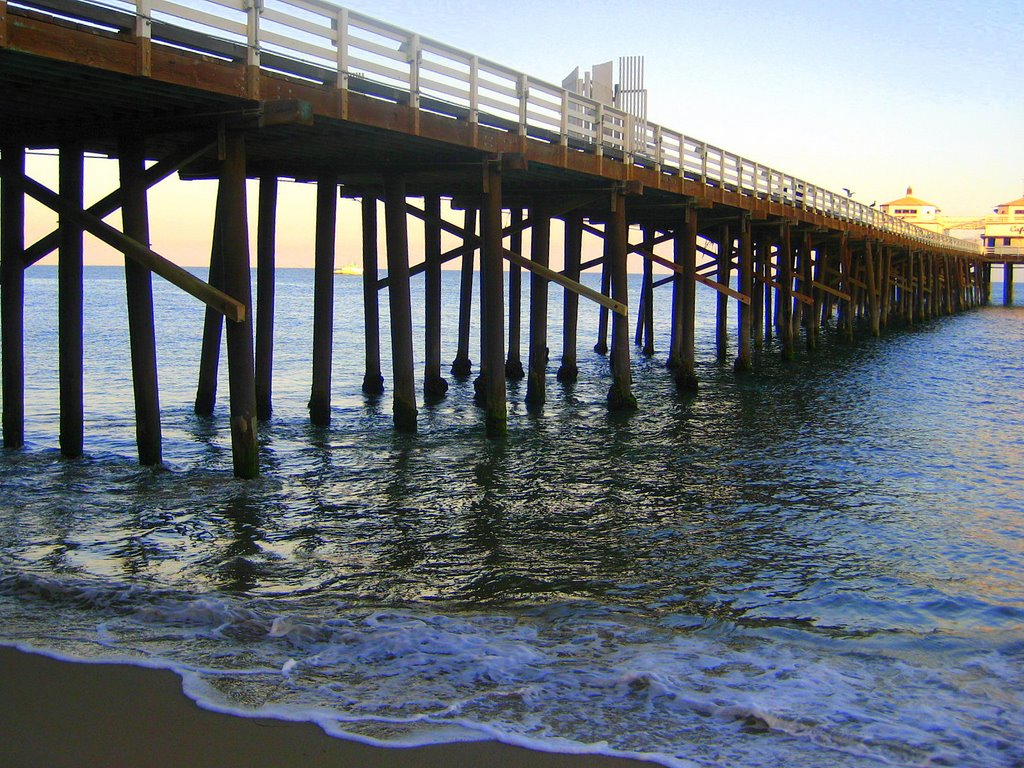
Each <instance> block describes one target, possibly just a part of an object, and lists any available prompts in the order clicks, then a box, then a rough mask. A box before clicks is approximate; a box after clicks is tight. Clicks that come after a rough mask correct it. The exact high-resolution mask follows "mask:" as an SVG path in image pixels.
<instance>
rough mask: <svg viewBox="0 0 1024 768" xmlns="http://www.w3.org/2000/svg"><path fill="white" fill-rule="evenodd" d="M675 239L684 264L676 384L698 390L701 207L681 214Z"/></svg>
mask: <svg viewBox="0 0 1024 768" xmlns="http://www.w3.org/2000/svg"><path fill="white" fill-rule="evenodd" d="M681 218H682V221H680V222H679V223H678V225H677V229H676V233H675V235H676V236H675V239H674V240H673V248H674V254H673V256H674V261H675V262H676V263H677V264H680V265H682V267H683V272H682V275H681V281H680V283H679V284H677V285H678V289H679V291H680V294H679V296H680V301H679V365H678V366H677V367H676V370H675V381H676V387H677V388H678V389H680V390H681V391H683V392H696V391H697V386H698V382H697V358H696V314H697V291H696V289H697V279H696V274H697V209H696V208H694V207H693V206H687V207H686V208H684V209H683V212H682V215H681Z"/></svg>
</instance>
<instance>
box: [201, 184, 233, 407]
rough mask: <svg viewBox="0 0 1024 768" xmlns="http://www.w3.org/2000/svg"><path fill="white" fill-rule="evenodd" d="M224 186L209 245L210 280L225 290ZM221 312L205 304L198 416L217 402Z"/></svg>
mask: <svg viewBox="0 0 1024 768" xmlns="http://www.w3.org/2000/svg"><path fill="white" fill-rule="evenodd" d="M225 190H226V187H225V185H223V184H219V185H218V187H217V202H216V204H215V206H214V219H213V242H212V244H211V246H210V272H209V278H208V279H209V282H210V285H212V286H213V287H214V288H219V289H221V290H223V289H224V236H223V228H224V221H225V219H226V214H225V212H224V206H225V205H226V204H227V203H226V198H225V195H226V191H225ZM223 328H224V315H222V314H221V313H220V312H218V311H217V310H215V309H214V308H213V307H210V306H207V307H206V312H205V315H204V319H203V344H202V347H201V349H200V352H199V382H198V384H197V385H196V401H195V413H196V415H197V416H212V415H213V409H214V407H215V406H216V404H217V368H218V367H219V365H220V347H221V335H222V333H223Z"/></svg>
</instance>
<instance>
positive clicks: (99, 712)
mask: <svg viewBox="0 0 1024 768" xmlns="http://www.w3.org/2000/svg"><path fill="white" fill-rule="evenodd" d="M0 679H2V680H3V696H0V764H3V765H4V766H8V768H22V767H24V768H29V767H31V768H39V767H40V766H47V768H64V767H65V766H67V768H72V767H74V768H84V767H89V768H91V767H92V766H104V768H120V767H121V766H124V767H125V768H167V767H169V766H192V767H193V768H200V767H202V766H211V767H212V766H219V767H221V768H223V766H239V767H242V766H245V768H263V767H264V766H266V767H267V768H269V767H270V766H276V767H280V766H303V768H308V767H309V766H360V767H361V766H366V767H367V768H375V767H376V766H388V767H389V768H453V767H456V766H458V767H462V766H466V767H469V766H498V767H501V766H524V767H527V768H583V767H584V766H597V767H599V768H626V766H639V765H650V763H641V762H638V761H631V760H622V759H612V758H602V757H598V756H595V755H580V756H572V755H557V754H549V753H544V752H535V751H532V750H527V749H520V748H517V747H510V746H506V745H504V744H498V743H495V742H475V743H468V744H451V745H441V746H431V747H421V748H415V749H381V748H376V747H370V746H366V745H364V744H359V743H357V742H351V741H345V740H342V739H337V738H332V737H330V736H328V735H327V734H325V733H324V732H323V731H322V730H321V729H320V728H318V727H317V726H315V725H312V724H308V723H291V722H285V721H281V720H269V719H255V718H243V717H233V716H231V715H225V714H220V713H217V712H210V711H207V710H204V709H201V708H200V707H198V706H197V705H196V704H195V703H194V702H192V701H191V700H190V699H188V698H187V697H186V696H185V695H184V694H183V693H182V691H181V681H180V679H179V678H178V677H177V675H175V674H173V673H172V672H169V671H164V670H152V669H143V668H140V667H132V666H127V665H121V664H74V663H69V662H63V661H56V660H54V659H50V658H48V657H45V656H39V655H36V654H29V653H23V652H20V651H18V650H16V649H13V648H0Z"/></svg>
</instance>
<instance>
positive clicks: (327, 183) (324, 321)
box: [309, 173, 338, 427]
mask: <svg viewBox="0 0 1024 768" xmlns="http://www.w3.org/2000/svg"><path fill="white" fill-rule="evenodd" d="M337 212H338V177H337V176H336V175H334V174H332V173H324V174H321V175H320V176H319V177H318V178H317V182H316V236H315V237H316V239H315V244H314V255H313V382H312V388H311V391H310V395H309V420H310V421H311V422H312V423H313V424H315V425H316V426H320V427H325V426H327V425H328V424H330V423H331V366H332V361H333V352H334V246H335V223H336V219H337Z"/></svg>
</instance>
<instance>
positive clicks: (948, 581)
mask: <svg viewBox="0 0 1024 768" xmlns="http://www.w3.org/2000/svg"><path fill="white" fill-rule="evenodd" d="M997 276H998V273H997ZM586 279H587V280H588V281H589V282H590V283H591V284H594V285H596V276H594V275H588V276H587V278H586ZM421 281H422V278H416V279H414V281H413V287H414V291H416V292H417V294H418V295H419V292H421V291H422V282H421ZM457 282H458V273H456V272H445V273H444V291H445V293H444V313H445V321H444V322H445V326H444V359H445V360H446V361H451V360H452V358H454V355H455V338H454V336H455V325H456V318H457V312H458V308H457V295H458V285H457ZM524 283H528V281H526V280H524ZM335 286H336V287H335V306H336V308H337V320H336V327H335V353H334V379H333V387H332V389H333V396H334V400H333V413H332V422H331V425H330V426H329V427H327V428H314V427H312V426H310V424H309V421H308V415H307V410H306V402H307V399H308V395H309V387H310V380H311V375H310V355H311V351H310V350H311V346H312V344H311V341H312V330H311V323H310V318H311V314H312V309H311V308H312V270H301V269H289V270H279V271H278V274H277V323H276V339H275V343H276V356H275V361H274V374H275V379H274V406H275V410H274V416H273V419H272V420H271V421H270V422H268V423H266V424H263V425H262V426H261V427H260V435H259V439H260V451H261V461H262V467H263V473H262V475H261V477H260V478H258V479H256V480H253V481H246V482H242V481H236V480H234V479H233V478H232V476H231V457H230V436H229V430H228V423H227V415H226V411H227V404H226V394H227V382H226V370H225V369H226V364H225V363H223V362H222V366H221V369H222V370H221V394H222V400H221V402H219V403H218V407H217V413H216V414H215V416H214V417H213V418H212V419H207V418H199V417H197V416H195V415H194V414H193V412H192V403H193V399H194V395H195V384H196V367H197V361H198V356H199V343H200V336H201V328H202V317H203V313H202V308H201V307H200V306H199V305H198V304H197V303H196V302H195V301H194V300H192V299H191V298H190V297H187V296H185V295H184V294H182V293H180V292H178V291H177V290H176V289H175V288H173V287H171V286H169V285H166V284H163V283H161V282H160V281H159V280H158V281H156V283H155V288H156V297H155V300H156V311H157V326H158V327H157V334H158V338H157V344H158V358H159V366H160V368H159V375H160V386H161V389H160V396H161V406H162V413H163V434H164V457H165V465H164V466H163V467H162V468H159V469H152V468H143V467H140V466H139V465H138V464H137V460H136V456H135V444H134V421H133V413H132V409H133V405H132V403H133V400H132V391H131V377H130V363H129V353H128V343H127V322H126V315H125V310H124V305H125V299H124V280H123V272H122V270H120V269H117V268H110V267H89V268H87V269H86V282H85V291H86V339H85V342H86V425H85V429H86V456H85V457H84V458H82V459H80V460H75V461H66V460H63V459H62V458H61V457H60V454H59V451H58V449H57V445H58V443H57V437H58V435H57V425H58V398H57V380H58V377H57V368H56V366H57V355H56V347H57V340H56V327H55V325H56V314H55V312H54V308H55V306H56V296H57V279H56V270H55V268H52V267H41V266H36V267H33V268H32V269H30V270H29V271H28V272H27V282H26V357H27V359H26V371H27V374H26V375H27V404H26V407H27V416H26V437H27V440H28V444H27V446H26V447H25V449H23V450H18V451H6V450H0V485H2V494H0V643H3V644H7V645H16V646H19V647H22V648H30V649H35V650H38V651H41V652H44V653H47V654H50V655H53V656H57V657H60V658H68V659H81V660H100V659H103V660H115V661H124V662H128V663H133V664H138V665H143V666H155V667H164V668H170V669H173V670H175V671H176V672H177V673H178V674H179V675H180V676H181V677H182V680H183V686H184V689H185V691H186V693H187V694H188V695H189V696H190V697H192V698H193V699H195V700H197V701H198V702H201V703H202V704H203V705H204V706H207V707H211V708H214V709H218V710H222V711H229V712H237V713H240V714H250V715H251V714H260V715H272V716H277V717H283V718H287V719H293V720H309V721H313V722H316V723H318V724H319V725H321V726H322V727H323V728H324V729H325V730H326V731H327V732H328V733H331V734H337V735H340V736H345V737H347V738H353V739H357V740H361V741H365V742H368V743H372V744H383V745H395V746H397V745H415V744H429V743H438V742H452V741H462V740H475V739H498V740H501V741H504V742H507V743H511V744H521V745H527V746H532V747H535V748H539V749H545V750H551V751H564V752H595V753H604V754H613V755H634V756H640V757H644V758H646V759H649V760H652V761H654V762H656V763H660V764H662V765H665V766H719V765H722V766H724V765H728V766H790V767H800V766H821V765H830V766H836V767H841V766H876V765H895V766H1020V765H1024V741H1022V739H1021V734H1022V733H1024V420H1022V418H1021V414H1022V413H1024V386H1022V385H1024V378H1022V356H1021V350H1022V349H1024V304H1022V298H1018V301H1017V305H1016V306H1014V307H1003V306H999V304H998V302H999V301H1001V296H1002V294H1001V288H1000V286H998V285H996V286H994V292H993V293H994V297H995V301H994V303H993V305H992V306H990V307H985V308H981V309H978V310H974V311H971V312H967V313H964V314H961V315H959V316H955V317H947V318H941V319H937V320H934V321H932V322H929V323H927V324H924V325H921V326H918V327H915V328H914V329H912V330H898V331H890V332H887V333H886V334H884V336H883V338H881V339H872V338H870V337H868V336H866V335H861V336H860V337H859V340H858V341H857V342H856V343H855V344H852V345H848V344H844V343H842V342H841V341H840V340H839V339H838V338H834V337H833V335H832V334H831V333H829V332H827V331H826V332H825V335H824V337H823V339H822V343H821V346H820V348H819V349H818V350H817V351H815V352H813V353H808V352H806V351H802V350H801V351H800V352H799V354H798V359H797V361H796V362H795V363H793V364H784V363H783V362H781V360H780V359H779V355H778V349H777V348H776V347H774V346H772V345H769V346H767V347H765V349H764V350H763V351H762V352H760V353H758V354H757V355H755V360H754V363H755V372H754V373H753V374H751V375H749V376H743V377H737V376H735V375H734V374H733V373H732V370H731V357H730V361H729V362H728V363H725V364H720V363H718V362H717V361H716V359H715V353H714V346H713V345H714V338H713V337H714V332H713V330H714V329H713V323H714V321H713V317H714V294H713V293H712V292H711V291H708V290H705V289H704V288H702V287H700V286H698V298H699V306H698V321H699V323H698V328H697V339H698V341H697V344H698V349H697V358H698V360H697V368H698V370H697V373H698V376H699V378H700V382H701V386H700V391H699V393H698V395H697V396H696V397H690V396H682V395H680V394H678V393H677V392H676V390H675V387H674V385H673V384H672V381H671V378H670V376H669V375H668V373H667V372H666V370H665V368H664V363H665V352H666V349H667V345H668V338H667V328H668V323H667V317H666V316H667V312H668V305H669V301H668V298H669V297H668V294H667V293H661V292H660V291H659V294H658V298H657V300H656V301H657V306H656V313H657V315H658V328H659V335H658V336H657V338H656V353H655V355H654V356H653V357H651V358H645V357H643V356H642V355H640V354H639V350H636V349H634V352H633V374H634V382H635V388H634V391H635V394H636V396H637V399H638V401H639V403H640V410H639V411H638V412H637V413H635V414H632V415H629V414H611V413H609V412H608V410H607V408H606V406H605V396H606V394H607V389H608V385H609V375H608V361H607V358H605V357H602V356H600V355H598V354H596V353H594V352H593V351H591V347H592V345H593V343H594V334H595V328H596V309H595V308H594V307H593V306H591V305H589V303H588V302H581V320H580V344H579V349H580V352H579V366H580V378H579V381H578V382H576V383H575V384H562V383H559V382H557V381H556V380H555V376H554V373H555V370H556V369H557V366H558V356H559V352H560V346H561V341H560V322H561V310H560V301H561V291H560V290H558V289H552V291H551V310H552V311H551V313H550V325H551V335H550V348H551V363H550V365H549V367H548V381H547V387H548V400H547V403H546V404H545V406H544V407H543V409H541V410H534V409H527V408H526V407H525V405H524V404H523V396H524V395H525V390H526V385H525V382H510V384H509V429H508V436H507V437H506V438H504V439H498V440H494V439H488V438H487V437H486V436H485V429H484V423H483V413H482V412H481V411H480V410H479V409H478V408H477V407H476V406H474V405H473V402H472V392H473V386H472V381H471V380H463V381H458V380H455V379H453V378H452V377H450V376H449V377H448V378H449V381H450V383H451V385H452V386H451V389H450V391H449V393H448V396H447V397H446V398H445V399H443V400H441V401H440V402H436V403H430V404H426V403H423V402H422V400H421V403H420V411H419V425H420V431H419V433H418V434H416V435H406V434H399V433H397V432H395V431H394V430H393V429H392V427H391V401H390V399H389V396H388V393H387V392H386V393H385V395H384V396H383V397H381V398H379V399H369V398H367V397H365V396H364V395H363V394H362V393H361V391H360V384H361V382H362V375H363V364H362V359H363V358H362V318H361V298H360V297H361V283H360V280H359V278H356V277H346V276H339V277H337V278H336V279H335ZM631 290H632V296H633V306H634V307H635V306H636V296H637V292H638V290H639V277H638V276H635V275H634V276H631ZM662 290H664V289H662ZM1019 293H1024V291H1020V292H1019ZM526 296H528V289H527V290H524V302H523V303H524V314H525V313H526V312H527V311H528V310H527V306H528V301H527V299H526ZM417 304H418V307H417V310H416V311H418V312H421V311H422V301H419V302H417ZM386 309H387V300H386V295H384V294H382V314H383V315H385V316H386ZM731 311H732V312H733V314H735V310H734V307H731ZM415 319H416V322H417V324H420V323H421V322H422V318H421V317H419V316H417V317H416V318H415ZM634 321H635V315H634V317H633V318H632V319H631V323H630V324H631V327H632V325H633V322H634ZM472 338H473V339H474V345H475V343H476V339H477V338H478V333H477V331H475V330H474V333H473V337H472ZM526 338H527V331H526V326H525V324H524V330H523V352H522V357H523V359H524V361H525V360H526V357H527V354H526V348H525V347H526ZM387 339H388V330H387V326H386V320H385V324H384V327H383V328H382V340H383V350H384V354H383V356H384V358H385V368H387V362H386V359H387V358H388V357H389V352H388V343H387ZM416 346H417V357H418V360H419V362H420V363H421V362H422V354H423V353H422V350H423V344H422V331H421V330H417V335H416ZM471 357H472V358H473V360H474V362H475V363H476V362H479V353H478V352H477V351H476V350H475V348H474V351H473V353H472V355H471ZM446 367H447V366H446ZM417 370H418V374H417V375H418V377H420V378H421V377H422V365H419V366H418V369H417ZM385 381H386V384H387V386H388V387H389V389H390V373H389V371H388V370H385Z"/></svg>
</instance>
